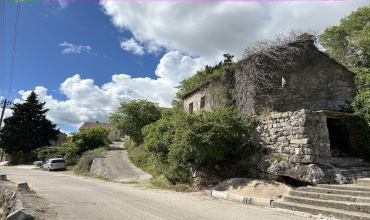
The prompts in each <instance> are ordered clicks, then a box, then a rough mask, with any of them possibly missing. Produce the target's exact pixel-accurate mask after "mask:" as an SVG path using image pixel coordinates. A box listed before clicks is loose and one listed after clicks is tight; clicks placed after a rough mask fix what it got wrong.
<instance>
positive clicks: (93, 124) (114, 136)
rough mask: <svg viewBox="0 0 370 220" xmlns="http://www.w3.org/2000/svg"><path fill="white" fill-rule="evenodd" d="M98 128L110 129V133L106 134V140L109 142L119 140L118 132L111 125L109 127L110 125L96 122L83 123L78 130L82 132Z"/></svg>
mask: <svg viewBox="0 0 370 220" xmlns="http://www.w3.org/2000/svg"><path fill="white" fill-rule="evenodd" d="M98 126H101V127H105V128H109V129H110V131H109V133H108V139H109V140H111V141H119V140H121V136H120V133H119V131H118V130H117V129H116V128H115V127H114V126H113V125H111V124H110V123H101V122H98V121H97V122H85V123H83V125H81V127H80V128H79V129H78V130H80V131H83V130H88V129H91V128H95V127H98Z"/></svg>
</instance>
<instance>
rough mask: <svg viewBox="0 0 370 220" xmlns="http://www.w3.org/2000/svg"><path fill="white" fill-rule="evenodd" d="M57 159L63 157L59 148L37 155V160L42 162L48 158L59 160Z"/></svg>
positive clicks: (40, 152)
mask: <svg viewBox="0 0 370 220" xmlns="http://www.w3.org/2000/svg"><path fill="white" fill-rule="evenodd" d="M59 157H64V152H62V151H61V148H59V147H54V148H49V149H43V150H40V151H39V152H38V153H37V158H38V159H39V160H42V161H43V162H45V161H46V160H48V159H50V158H59Z"/></svg>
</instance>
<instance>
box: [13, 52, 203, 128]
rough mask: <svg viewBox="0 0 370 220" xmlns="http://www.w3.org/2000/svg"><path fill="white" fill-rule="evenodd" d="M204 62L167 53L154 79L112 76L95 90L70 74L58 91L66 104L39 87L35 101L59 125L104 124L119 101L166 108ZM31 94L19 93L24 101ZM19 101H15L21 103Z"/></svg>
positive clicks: (93, 85)
mask: <svg viewBox="0 0 370 220" xmlns="http://www.w3.org/2000/svg"><path fill="white" fill-rule="evenodd" d="M207 62H208V61H207V60H205V59H203V58H195V59H193V58H191V57H189V56H184V55H183V54H181V53H180V52H178V51H171V52H169V53H167V54H165V55H164V56H163V58H162V59H161V60H160V63H159V64H158V66H157V69H156V71H155V74H156V75H157V77H158V78H157V79H150V78H147V77H145V78H141V77H139V78H132V77H131V76H129V75H127V74H116V75H113V76H112V81H111V82H108V83H106V84H104V85H103V86H101V87H99V86H97V85H95V84H94V81H93V80H92V79H81V77H80V76H79V75H74V76H73V77H70V78H68V79H66V80H65V81H64V82H63V83H62V84H61V86H60V91H61V93H63V94H64V95H65V96H66V97H67V100H66V101H59V100H56V99H55V98H53V97H52V96H51V95H48V93H47V89H46V88H45V87H42V86H38V87H36V88H35V92H36V93H37V94H38V95H39V100H40V101H42V102H46V105H45V107H46V108H48V109H50V110H49V112H48V113H47V116H48V118H49V119H50V120H51V121H52V122H53V123H57V124H58V125H59V126H63V125H70V126H76V127H78V126H80V125H81V124H82V123H83V122H85V121H101V122H106V121H108V115H109V113H112V112H114V111H115V110H116V109H117V108H118V107H119V104H120V103H121V102H128V101H130V100H133V99H147V100H150V101H153V102H156V103H159V105H160V106H162V107H170V106H171V101H172V100H173V99H174V96H175V93H176V91H177V90H176V89H175V88H174V87H175V86H177V85H178V84H179V82H180V81H181V80H183V79H185V78H188V77H190V76H191V75H192V74H193V73H194V72H195V71H197V70H199V69H200V68H202V67H204V66H205V64H206V63H207ZM30 92H31V91H20V92H19V94H20V95H21V96H22V99H23V100H25V99H26V98H27V96H28V95H29V94H30ZM23 100H16V101H17V102H21V101H23Z"/></svg>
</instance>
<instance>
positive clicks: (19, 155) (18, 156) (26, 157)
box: [8, 151, 37, 165]
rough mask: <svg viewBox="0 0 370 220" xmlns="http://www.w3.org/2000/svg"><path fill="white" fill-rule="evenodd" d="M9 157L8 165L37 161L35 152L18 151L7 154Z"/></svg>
mask: <svg viewBox="0 0 370 220" xmlns="http://www.w3.org/2000/svg"><path fill="white" fill-rule="evenodd" d="M9 156H10V160H9V162H8V164H9V165H18V164H24V163H27V162H30V161H35V160H37V154H36V153H35V152H29V153H23V152H20V151H13V152H10V153H9Z"/></svg>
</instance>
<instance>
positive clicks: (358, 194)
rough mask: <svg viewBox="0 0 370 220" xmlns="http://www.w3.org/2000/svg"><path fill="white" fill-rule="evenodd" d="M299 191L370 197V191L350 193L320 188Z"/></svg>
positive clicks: (304, 188)
mask: <svg viewBox="0 0 370 220" xmlns="http://www.w3.org/2000/svg"><path fill="white" fill-rule="evenodd" d="M297 191H305V192H316V193H322V194H339V195H348V196H357V197H370V192H369V191H349V190H341V189H330V188H320V187H298V188H297Z"/></svg>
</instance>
